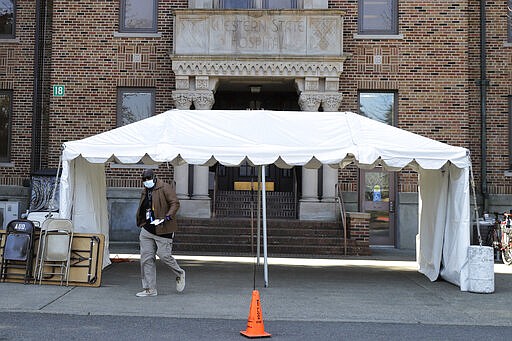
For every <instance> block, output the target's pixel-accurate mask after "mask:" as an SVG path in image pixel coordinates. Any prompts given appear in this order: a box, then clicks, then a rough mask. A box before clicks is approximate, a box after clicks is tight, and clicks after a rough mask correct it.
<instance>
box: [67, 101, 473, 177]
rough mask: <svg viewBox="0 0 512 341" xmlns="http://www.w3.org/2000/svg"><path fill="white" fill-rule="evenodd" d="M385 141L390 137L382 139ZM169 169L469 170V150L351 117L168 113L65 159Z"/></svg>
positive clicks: (70, 146) (94, 140) (87, 144)
mask: <svg viewBox="0 0 512 341" xmlns="http://www.w3.org/2000/svg"><path fill="white" fill-rule="evenodd" d="M383 137H386V138H383ZM80 155H81V156H82V157H84V158H85V159H86V160H87V161H89V162H91V163H105V162H109V161H111V162H118V163H124V164H135V163H138V162H140V161H142V162H143V163H146V164H152V163H162V162H170V163H172V164H174V165H177V164H183V163H185V162H186V163H189V164H199V165H212V164H214V163H215V162H217V161H218V162H220V163H221V164H223V165H225V166H237V165H240V164H241V163H242V162H244V161H248V162H249V163H251V164H253V165H268V164H276V165H277V166H279V167H282V168H289V167H293V166H306V167H308V168H318V167H320V166H321V165H322V164H328V165H332V166H336V167H343V166H345V165H347V164H349V163H351V162H354V163H356V164H357V165H358V166H359V167H361V168H365V167H368V168H371V167H373V166H375V165H382V166H384V167H385V168H387V169H389V170H397V169H401V168H403V167H405V166H407V165H412V166H413V167H414V166H418V165H419V166H420V167H421V168H423V169H439V168H441V167H442V166H443V165H444V164H445V163H447V162H451V163H452V164H454V165H456V166H457V167H458V168H464V167H467V166H469V158H468V155H469V153H468V150H467V149H465V148H461V147H454V146H450V145H447V144H445V143H441V142H438V141H435V140H432V139H429V138H426V137H423V136H420V135H417V134H414V133H410V132H407V131H405V130H402V129H398V128H395V127H392V126H389V125H387V124H384V123H380V122H377V121H375V120H371V119H369V118H366V117H363V116H361V115H358V114H355V113H352V112H301V111H299V112H295V111H294V112H289V111H268V110H257V111H250V110H169V111H167V112H164V113H162V114H159V115H155V116H153V117H150V118H147V119H144V120H141V121H138V122H135V123H132V124H129V125H126V126H123V127H120V128H117V129H113V130H110V131H107V132H104V133H101V134H98V135H95V136H91V137H88V138H85V139H82V140H77V141H70V142H66V143H64V150H63V153H62V156H63V160H64V161H67V160H72V159H74V158H76V157H78V156H80Z"/></svg>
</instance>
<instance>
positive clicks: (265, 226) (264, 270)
mask: <svg viewBox="0 0 512 341" xmlns="http://www.w3.org/2000/svg"><path fill="white" fill-rule="evenodd" d="M261 187H262V188H263V190H262V192H261V193H262V197H261V200H262V201H263V280H264V282H265V288H267V287H268V263H267V200H266V193H267V189H266V188H265V187H266V185H265V166H264V165H263V166H261Z"/></svg>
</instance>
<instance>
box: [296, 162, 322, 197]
mask: <svg viewBox="0 0 512 341" xmlns="http://www.w3.org/2000/svg"><path fill="white" fill-rule="evenodd" d="M300 201H309V202H317V201H318V169H307V168H304V167H302V198H301V199H300Z"/></svg>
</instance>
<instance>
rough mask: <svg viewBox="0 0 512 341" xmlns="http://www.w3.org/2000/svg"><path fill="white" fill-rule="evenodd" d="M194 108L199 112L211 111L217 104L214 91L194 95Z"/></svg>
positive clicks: (198, 92)
mask: <svg viewBox="0 0 512 341" xmlns="http://www.w3.org/2000/svg"><path fill="white" fill-rule="evenodd" d="M193 101H194V107H195V108H196V109H198V110H210V109H211V108H212V107H213V104H214V103H215V98H214V97H213V92H212V91H197V92H194V94H193Z"/></svg>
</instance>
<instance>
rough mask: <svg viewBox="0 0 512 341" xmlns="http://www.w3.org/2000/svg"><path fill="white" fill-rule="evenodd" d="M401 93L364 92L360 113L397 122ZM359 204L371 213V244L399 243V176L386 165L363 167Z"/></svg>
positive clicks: (362, 208)
mask: <svg viewBox="0 0 512 341" xmlns="http://www.w3.org/2000/svg"><path fill="white" fill-rule="evenodd" d="M396 102H397V96H396V93H395V92H388V91H360V92H359V113H360V114H361V115H363V116H366V117H368V118H371V119H372V120H376V121H379V122H382V123H386V124H389V125H391V126H394V125H395V122H396V115H397V112H396V108H397V105H396ZM359 180H360V181H359V203H360V207H361V210H362V211H363V212H367V213H370V214H371V218H370V244H371V245H390V246H394V244H395V183H396V175H395V174H394V173H390V172H386V171H384V170H383V169H382V168H376V169H374V170H361V171H360V173H359Z"/></svg>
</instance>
